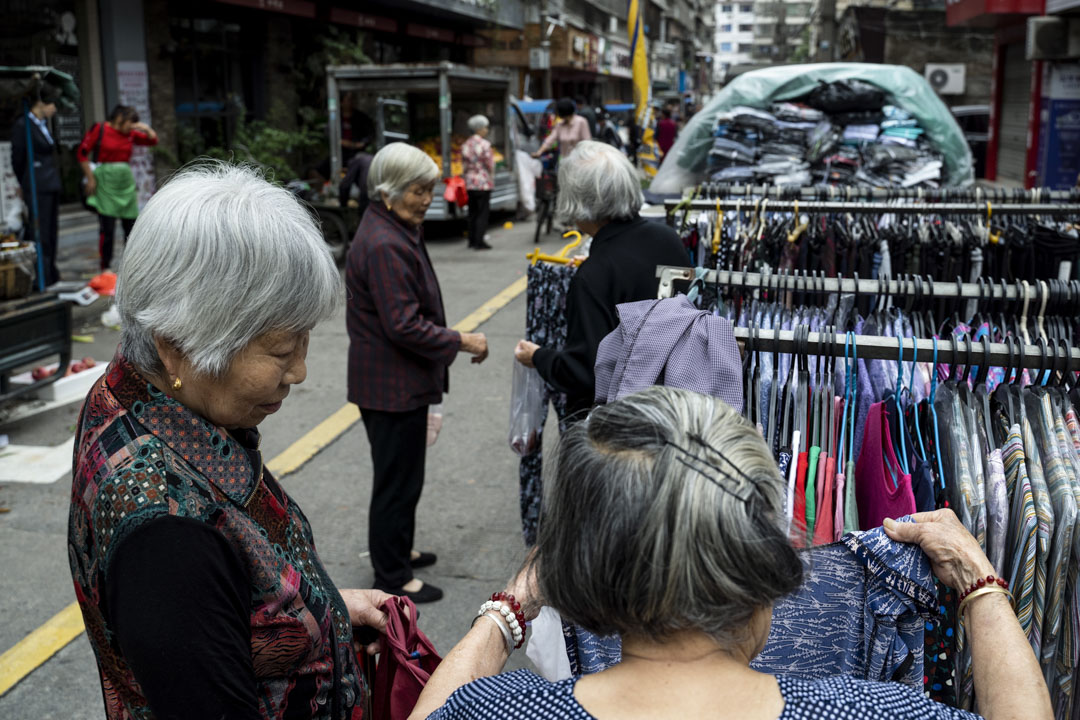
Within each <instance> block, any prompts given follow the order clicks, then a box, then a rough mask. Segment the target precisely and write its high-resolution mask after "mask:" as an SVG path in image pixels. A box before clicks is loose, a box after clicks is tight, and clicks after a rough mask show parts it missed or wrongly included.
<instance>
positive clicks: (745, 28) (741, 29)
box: [739, 25, 754, 32]
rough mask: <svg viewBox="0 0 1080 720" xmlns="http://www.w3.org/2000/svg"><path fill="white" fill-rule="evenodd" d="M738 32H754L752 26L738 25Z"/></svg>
mask: <svg viewBox="0 0 1080 720" xmlns="http://www.w3.org/2000/svg"><path fill="white" fill-rule="evenodd" d="M739 32H754V26H753V25H740V26H739Z"/></svg>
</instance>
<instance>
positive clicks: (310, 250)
mask: <svg viewBox="0 0 1080 720" xmlns="http://www.w3.org/2000/svg"><path fill="white" fill-rule="evenodd" d="M341 295H342V293H341V276H340V275H339V273H338V269H337V266H336V265H335V264H334V260H333V257H331V255H330V250H329V248H327V246H326V242H325V240H324V239H323V236H322V232H320V230H319V228H318V226H317V225H316V223H315V221H314V220H313V219H312V216H311V214H310V213H309V211H308V210H306V209H305V208H304V207H303V206H302V205H301V204H300V202H299V201H298V200H297V198H296V197H295V196H294V195H293V194H292V193H290V192H289V191H288V190H285V189H284V188H281V187H278V186H276V185H272V184H271V183H269V182H267V181H266V180H265V179H264V178H263V176H262V174H261V173H260V172H259V171H257V170H255V169H252V168H249V167H243V166H237V165H229V164H226V163H223V162H213V161H201V162H199V163H198V164H195V165H191V166H188V167H186V168H184V169H182V170H180V171H179V172H178V173H177V174H176V175H174V176H173V178H172V179H171V180H169V181H168V182H167V183H166V184H165V186H164V187H162V188H161V189H160V190H158V192H157V193H156V194H155V195H154V196H153V197H152V198H150V201H149V202H148V203H147V204H146V207H145V208H144V209H143V211H142V212H141V213H140V214H139V219H138V221H136V223H135V228H134V229H133V230H132V233H131V239H130V240H129V242H128V244H127V247H126V248H125V250H124V257H123V263H122V265H121V268H120V275H119V277H118V278H117V288H116V305H117V308H118V309H119V312H120V317H121V321H122V324H123V331H122V337H121V343H122V345H121V347H122V349H123V353H124V356H125V357H126V358H127V359H128V360H130V361H131V362H132V363H133V364H134V365H135V366H136V367H137V368H138V369H139V370H140V371H142V372H144V373H148V374H159V373H160V372H161V371H162V367H163V366H162V364H161V359H160V358H159V357H158V353H157V348H156V346H155V343H154V338H155V337H157V338H161V339H165V340H168V341H170V342H172V343H173V344H175V345H176V347H177V348H178V349H179V350H180V351H181V352H183V353H184V354H185V355H186V356H187V357H188V359H189V360H190V362H191V363H192V365H193V366H194V367H195V369H196V371H197V372H201V373H206V374H207V375H210V376H213V377H220V376H221V375H223V374H224V373H225V372H226V371H227V369H228V367H229V363H230V362H231V361H232V359H233V358H234V357H235V356H236V354H237V353H238V352H240V351H241V350H243V348H244V347H246V346H247V345H248V343H250V342H251V341H252V340H254V339H255V338H256V337H258V336H260V335H262V334H264V333H266V332H270V331H302V330H308V329H311V328H312V327H314V326H315V325H316V324H317V323H319V322H320V321H321V320H324V319H326V318H327V317H329V316H330V315H331V314H333V312H334V310H335V309H336V308H337V306H338V304H339V303H340V302H341Z"/></svg>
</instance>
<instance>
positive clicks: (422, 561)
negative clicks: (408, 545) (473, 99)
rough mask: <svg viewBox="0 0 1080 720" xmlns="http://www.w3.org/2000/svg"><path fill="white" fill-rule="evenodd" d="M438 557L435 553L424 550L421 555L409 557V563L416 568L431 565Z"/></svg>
mask: <svg viewBox="0 0 1080 720" xmlns="http://www.w3.org/2000/svg"><path fill="white" fill-rule="evenodd" d="M438 559H439V558H438V556H436V555H435V553H430V552H422V553H420V557H417V558H409V564H410V565H412V566H413V567H414V568H422V567H427V566H429V565H434V564H435V562H436V561H437V560H438Z"/></svg>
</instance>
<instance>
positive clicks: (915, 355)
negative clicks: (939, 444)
mask: <svg viewBox="0 0 1080 720" xmlns="http://www.w3.org/2000/svg"><path fill="white" fill-rule="evenodd" d="M918 360H919V343H918V341H917V340H916V339H915V336H914V335H912V336H911V383H910V384H909V385H908V393H909V394H911V401H912V404H913V405H914V402H915V396H914V393H912V388H914V387H915V368H916V366H917V365H918ZM911 415H912V417H913V418H914V419H915V438H916V439H917V440H918V441H919V451H918V452H919V457H920V458H921V459H922V461H923V462H926V446H925V445H924V444H923V438H922V429H921V428H920V427H919V408H918V407H917V406H915V407H913V408H912V413H911ZM902 419H903V416H901V420H902Z"/></svg>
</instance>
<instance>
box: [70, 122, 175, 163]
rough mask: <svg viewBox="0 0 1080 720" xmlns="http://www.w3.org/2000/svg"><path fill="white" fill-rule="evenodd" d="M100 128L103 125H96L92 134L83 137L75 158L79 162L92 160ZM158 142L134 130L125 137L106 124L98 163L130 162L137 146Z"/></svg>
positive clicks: (92, 129)
mask: <svg viewBox="0 0 1080 720" xmlns="http://www.w3.org/2000/svg"><path fill="white" fill-rule="evenodd" d="M100 127H101V123H95V124H94V127H92V128H90V132H88V133H86V135H84V136H83V139H82V142H81V143H79V147H78V149H77V150H76V151H75V157H77V158H78V160H79V162H86V161H88V160H90V154H91V153H92V152H93V151H94V145H95V144H97V139H98V133H99V132H100ZM157 142H158V141H157V137H154V138H153V139H150V136H149V135H146V134H145V133H142V132H139V131H138V130H132V131H131V132H130V133H128V134H127V135H124V134H123V133H121V132H120V131H119V130H117V129H115V128H114V127H113V126H112V125H109V124H108V123H105V135H104V137H102V138H101V150H100V151H99V152H98V162H102V163H107V162H130V161H131V150H132V148H133V147H134V146H135V145H157Z"/></svg>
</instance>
